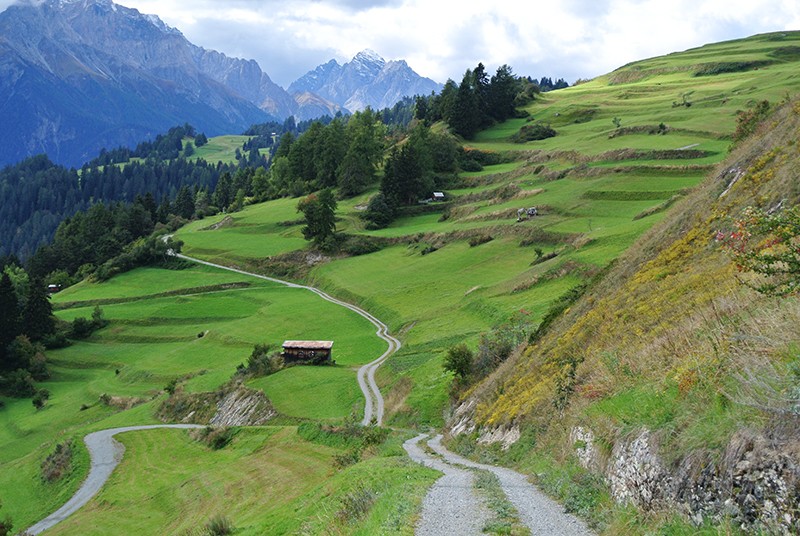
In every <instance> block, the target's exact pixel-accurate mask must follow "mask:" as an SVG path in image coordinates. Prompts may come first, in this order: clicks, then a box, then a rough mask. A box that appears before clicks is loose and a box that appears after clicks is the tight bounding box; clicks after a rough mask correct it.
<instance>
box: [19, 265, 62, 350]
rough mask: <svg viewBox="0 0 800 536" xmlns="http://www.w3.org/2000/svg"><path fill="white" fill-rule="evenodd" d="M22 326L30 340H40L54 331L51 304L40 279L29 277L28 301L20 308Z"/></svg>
mask: <svg viewBox="0 0 800 536" xmlns="http://www.w3.org/2000/svg"><path fill="white" fill-rule="evenodd" d="M22 328H23V329H22V331H23V333H25V334H26V335H27V336H28V338H30V339H31V340H32V341H40V340H42V339H43V338H45V337H46V336H48V335H52V334H53V333H54V332H55V329H56V325H55V318H54V317H53V306H52V304H51V303H50V296H48V294H47V290H46V288H45V285H44V281H42V280H41V279H38V278H37V279H31V286H30V289H29V291H28V301H27V302H26V303H25V308H24V309H23V310H22Z"/></svg>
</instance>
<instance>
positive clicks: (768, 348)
mask: <svg viewBox="0 0 800 536" xmlns="http://www.w3.org/2000/svg"><path fill="white" fill-rule="evenodd" d="M799 38H800V35H798V34H797V33H796V32H791V33H782V34H768V35H763V36H756V37H754V38H750V39H747V40H739V41H735V42H728V43H723V44H717V45H710V46H707V47H703V48H701V49H696V50H692V51H687V52H685V53H682V54H676V55H671V56H667V57H662V58H656V59H653V60H648V61H646V62H639V63H636V64H633V65H630V66H626V68H623V69H619V70H617V71H615V72H614V73H611V74H610V75H609V76H607V77H602V79H600V80H596V81H595V82H592V84H594V85H595V89H596V90H597V91H598V94H597V95H596V98H598V99H601V98H603V92H606V100H605V102H609V103H610V102H611V100H610V99H608V94H609V93H610V92H611V91H615V92H616V93H617V94H618V95H625V96H626V97H627V98H628V99H631V100H634V101H635V100H636V99H647V101H648V102H649V103H650V105H653V103H655V102H657V101H658V98H659V97H658V95H659V93H660V92H661V91H663V86H662V84H663V85H668V84H670V83H676V82H677V81H678V80H681V84H682V85H684V86H685V87H689V88H691V89H692V90H693V92H694V97H690V98H695V99H697V100H696V101H695V103H694V104H692V105H691V106H686V105H684V104H681V101H680V100H679V101H677V103H676V104H675V105H673V106H672V107H671V108H667V107H661V108H660V109H661V110H662V113H663V114H664V115H666V114H668V113H669V112H670V111H671V110H675V113H676V115H677V113H678V112H680V113H681V114H683V116H684V120H685V121H686V122H687V123H690V124H696V125H700V124H703V125H705V127H706V128H711V127H715V126H717V125H722V124H725V123H726V122H727V121H728V120H730V119H732V117H731V116H730V115H729V116H727V117H725V118H724V119H723V116H724V115H726V114H724V110H725V109H726V104H727V103H728V102H729V99H737V98H738V99H741V98H742V97H745V98H752V99H761V98H764V97H767V96H769V97H770V99H775V97H777V99H775V100H781V101H782V103H781V106H780V107H775V108H777V110H776V111H775V112H774V114H773V115H771V116H770V117H768V118H767V119H766V120H765V121H764V122H763V123H762V124H761V125H760V127H758V128H757V129H755V131H754V134H753V135H752V137H750V138H749V139H747V140H746V141H744V142H742V143H740V144H739V145H738V146H737V148H736V150H735V151H733V152H732V153H731V154H730V156H729V157H728V158H727V159H725V161H724V162H722V163H721V164H720V165H719V166H717V167H715V168H714V169H713V170H711V173H709V174H708V175H707V176H706V178H705V180H704V181H703V183H702V184H701V185H700V186H698V187H697V188H696V189H695V190H694V191H693V192H692V193H691V194H690V195H689V196H687V198H686V199H685V200H683V201H681V202H679V203H678V204H677V205H676V207H675V208H674V209H672V210H671V211H670V212H669V213H668V215H667V216H666V217H665V218H664V221H662V222H661V223H660V224H658V225H657V226H656V227H654V228H653V229H652V230H651V231H649V232H648V233H647V234H646V235H644V236H643V237H642V238H641V239H640V240H639V241H637V243H636V244H634V245H633V246H632V247H631V248H630V249H629V250H628V251H626V252H625V253H624V254H623V255H622V256H621V257H620V258H619V259H618V260H617V261H616V263H615V264H614V265H613V266H612V267H610V269H609V270H608V273H607V274H605V275H604V276H603V277H602V278H599V280H598V281H597V282H596V283H595V284H594V285H593V286H591V287H590V288H589V289H588V291H586V293H585V295H584V296H583V297H582V298H580V299H578V300H577V301H574V298H575V297H576V296H575V295H573V296H572V298H573V301H564V302H563V303H562V307H560V309H554V310H555V311H556V312H557V311H558V310H560V311H563V315H561V317H560V318H557V320H556V321H555V322H553V324H552V325H551V326H550V328H549V330H548V331H547V332H546V333H545V334H544V335H543V336H541V337H540V338H539V339H538V340H537V341H536V342H535V343H533V344H530V345H528V346H527V347H526V348H524V349H523V350H521V351H520V352H519V353H518V354H516V355H515V356H514V357H513V358H512V359H510V360H509V361H508V362H506V363H505V364H504V365H503V366H502V367H501V368H500V369H499V370H498V371H497V372H496V373H495V374H494V375H493V376H491V377H490V378H489V379H487V380H486V381H484V382H482V383H480V384H478V385H476V386H474V387H473V388H472V389H471V390H470V392H468V393H467V394H466V396H465V397H464V399H463V400H462V401H461V404H460V406H459V408H458V409H457V410H456V415H455V417H454V418H453V419H452V421H451V423H450V426H451V427H452V429H453V431H454V433H455V434H457V435H459V434H460V435H469V436H471V437H472V439H474V440H478V441H481V442H485V443H504V448H506V449H507V448H509V447H510V448H511V449H512V450H513V451H514V455H513V456H514V460H515V463H519V464H520V465H522V466H524V467H526V468H527V469H528V470H529V471H531V472H535V473H537V474H538V475H539V478H540V482H541V483H542V485H544V486H546V487H548V488H549V489H551V491H552V492H553V493H556V494H558V495H560V497H561V498H562V499H565V500H572V501H585V502H583V503H582V504H581V508H584V509H585V511H586V513H590V514H591V515H593V516H594V520H595V522H596V523H599V524H601V526H607V527H608V528H609V531H610V532H612V533H614V532H615V531H620V530H622V531H623V532H627V531H626V530H625V529H624V528H622V527H624V526H625V525H619V524H616V525H615V523H625V521H624V519H625V517H626V514H625V513H624V508H625V506H624V505H633V506H635V507H637V508H638V509H640V511H644V512H650V514H646V515H645V516H641V517H639V518H638V521H639V522H642V523H654V524H658V523H671V522H673V520H672V519H669V518H667V519H668V520H667V521H665V519H664V518H665V517H667V516H675V517H678V516H676V514H675V513H676V512H685V513H687V514H688V515H689V516H690V517H691V519H692V522H693V523H695V524H699V523H703V522H705V523H709V524H711V523H720V522H723V523H725V522H726V521H725V520H726V518H730V521H728V522H729V523H730V524H731V525H733V526H741V527H742V528H743V529H745V530H746V531H748V532H750V531H754V532H756V531H764V532H765V533H771V534H772V533H775V534H782V533H787V534H788V533H795V532H796V531H797V530H798V527H800V519H799V518H798V515H797V510H796V505H797V504H798V500H800V488H798V482H800V434H798V427H797V419H798V405H797V400H798V392H800V391H799V390H798V389H800V387H799V386H800V382H798V376H797V372H796V371H797V367H798V365H800V352H798V348H799V347H800V346H799V345H800V337H799V336H798V332H797V329H796V327H797V325H798V324H799V323H800V300H798V298H797V297H796V296H795V297H787V298H775V297H769V296H764V295H761V294H758V293H757V292H755V291H753V290H751V289H750V288H749V287H748V286H746V285H743V284H742V282H750V283H752V282H754V281H759V280H760V278H759V276H757V275H756V274H753V273H749V272H747V271H743V272H740V271H738V270H737V266H736V263H735V262H734V260H733V259H732V258H731V255H730V254H729V250H728V248H726V246H725V244H726V241H727V240H728V239H729V238H730V237H731V236H736V234H733V235H732V234H731V233H737V232H741V231H743V232H744V233H749V232H751V231H752V232H753V233H754V236H753V238H752V241H753V243H764V242H762V240H763V241H765V240H766V239H767V238H768V237H763V236H759V235H757V234H755V231H754V230H753V228H752V227H749V226H751V225H752V221H751V222H750V223H744V224H743V225H745V227H743V228H741V229H740V228H739V225H740V224H739V223H737V222H739V221H742V220H744V221H745V222H747V221H749V220H748V219H747V217H745V214H746V212H745V210H746V208H747V207H756V208H758V209H762V210H764V211H765V212H768V213H772V214H781V213H782V211H784V210H785V209H787V208H790V207H797V206H798V204H800V190H799V189H798V184H797V175H796V170H797V169H798V167H800V154H798V151H797V149H796V140H797V138H798V135H800V101H797V100H794V101H790V100H789V99H787V98H786V97H785V95H786V94H792V93H795V92H796V91H797V84H796V82H795V81H794V80H793V78H794V77H793V74H792V73H793V72H795V69H796V63H793V62H796V61H797V60H798V59H800V58H798V56H797V54H796V53H797V50H798V48H797V47H796V46H795V45H794V44H793V43H796V42H797V41H798V39H799ZM716 50H724V54H718V53H716ZM737 56H739V57H742V58H745V59H746V61H743V62H741V63H738V62H737V61H736V60H738V59H739V58H738V57H737ZM698 60H699V61H698ZM717 60H719V61H717ZM748 62H749V64H748ZM728 69H736V72H735V73H733V72H731V71H729V70H728ZM762 71H768V72H762ZM681 72H683V73H699V74H694V75H693V76H692V77H682V78H681V75H676V73H681ZM706 77H710V78H706ZM609 82H610V84H609ZM607 84H608V85H607ZM659 86H662V87H661V88H659ZM589 91H591V90H589ZM782 93H783V94H784V97H781V94H782ZM568 94H569V92H567V93H566V94H565V96H566V95H568ZM674 94H675V95H678V96H680V95H681V93H679V92H676V93H674ZM684 94H685V93H684ZM588 95H589V93H584V96H588ZM666 96H667V95H664V97H666ZM701 99H702V100H701ZM775 100H773V101H772V102H775ZM583 103H584V104H588V102H587V100H584V101H583ZM636 104H637V103H636V102H633V103H631V104H630V105H628V104H627V103H620V106H626V107H627V106H630V109H632V108H633V107H635V106H636ZM562 105H563V102H562ZM640 105H641V104H640ZM696 106H702V107H703V108H706V109H707V111H705V112H697V111H695V107H696ZM555 109H557V110H560V111H561V113H563V110H564V108H563V107H561V106H554V107H552V110H555ZM708 109H710V110H708ZM711 110H714V111H715V113H712V112H711ZM539 113H540V115H545V114H542V110H539ZM551 113H552V112H551ZM618 117H620V116H618ZM621 117H625V116H621ZM739 117H745V116H744V115H740V116H739ZM667 124H671V123H669V122H668V123H667ZM740 124H742V123H741V122H740ZM575 128H576V129H577V128H578V127H575ZM631 128H636V126H633V125H632V127H631ZM739 131H740V132H741V131H742V129H741V128H740V130H739ZM700 133H701V131H699V130H698V131H696V132H695V135H700ZM631 135H633V134H631ZM669 135H670V134H666V135H665V136H667V137H668V136H669ZM651 136H652V135H651ZM796 246H797V238H795V242H794V246H793V247H796ZM520 437H523V438H532V437H535V441H528V440H525V441H520ZM461 441H463V439H462V440H461ZM512 444H513V445H514V446H513V447H512V446H511V445H512ZM468 448H472V447H468ZM499 451H500V449H496V450H495V451H494V452H499ZM501 456H503V455H502V454H501ZM509 459H510V456H509ZM604 497H605V498H604ZM615 504H619V505H621V506H620V507H619V510H618V511H617V514H618V516H617V517H614V516H610V515H609V512H611V511H613V510H614V505H615ZM653 512H655V515H653V514H652V513H653ZM647 516H649V518H648V520H647V521H646V520H645V519H644V518H645V517H647ZM627 522H628V523H629V522H630V519H628V521H627ZM676 523H677V522H676ZM607 524H608V525H607ZM723 526H724V525H723ZM654 530H655V529H654ZM656 531H657V530H656ZM642 532H646V531H645V530H644V529H643V530H642ZM650 532H653V530H651V531H650Z"/></svg>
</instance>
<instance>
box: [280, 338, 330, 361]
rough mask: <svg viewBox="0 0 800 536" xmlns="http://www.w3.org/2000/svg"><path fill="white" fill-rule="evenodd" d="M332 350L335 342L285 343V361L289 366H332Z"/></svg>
mask: <svg viewBox="0 0 800 536" xmlns="http://www.w3.org/2000/svg"><path fill="white" fill-rule="evenodd" d="M332 348H333V341H284V342H283V360H284V362H285V363H287V364H288V363H307V364H311V365H330V364H331V363H332V362H333V361H332V360H331V350H332Z"/></svg>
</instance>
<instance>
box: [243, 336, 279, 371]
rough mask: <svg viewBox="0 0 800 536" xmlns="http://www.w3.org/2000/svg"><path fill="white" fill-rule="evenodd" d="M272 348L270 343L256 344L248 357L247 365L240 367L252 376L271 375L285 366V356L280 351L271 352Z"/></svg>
mask: <svg viewBox="0 0 800 536" xmlns="http://www.w3.org/2000/svg"><path fill="white" fill-rule="evenodd" d="M271 349H272V346H270V345H269V344H256V345H255V346H254V347H253V351H252V352H251V353H250V357H249V358H248V359H247V366H246V367H243V368H242V369H239V370H240V372H243V373H244V374H247V375H250V376H269V375H270V374H274V373H276V372H278V371H279V370H281V369H282V368H283V367H284V361H283V356H282V355H281V354H280V352H270V350H271Z"/></svg>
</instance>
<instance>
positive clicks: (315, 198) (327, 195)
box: [297, 188, 336, 246]
mask: <svg viewBox="0 0 800 536" xmlns="http://www.w3.org/2000/svg"><path fill="white" fill-rule="evenodd" d="M297 211H298V212H302V213H303V216H304V217H305V221H306V225H305V227H303V229H302V232H303V236H304V237H305V239H306V240H313V241H314V243H315V244H316V245H317V246H324V245H325V244H326V243H327V242H328V240H329V239H330V238H332V237H333V234H334V232H335V231H336V198H335V197H334V195H333V191H331V189H330V188H326V189H324V190H321V191H320V192H319V193H318V194H311V195H309V196H308V197H305V198H303V199H301V200H300V202H299V203H297Z"/></svg>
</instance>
